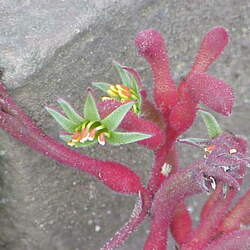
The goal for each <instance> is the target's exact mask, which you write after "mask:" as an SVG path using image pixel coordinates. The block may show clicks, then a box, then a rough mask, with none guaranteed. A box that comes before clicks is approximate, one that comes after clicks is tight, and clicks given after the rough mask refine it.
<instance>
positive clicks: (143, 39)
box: [135, 29, 177, 119]
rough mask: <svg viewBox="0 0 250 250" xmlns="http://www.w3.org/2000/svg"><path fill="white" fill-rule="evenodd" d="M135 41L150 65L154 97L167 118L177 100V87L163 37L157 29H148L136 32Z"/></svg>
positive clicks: (140, 52)
mask: <svg viewBox="0 0 250 250" xmlns="http://www.w3.org/2000/svg"><path fill="white" fill-rule="evenodd" d="M135 43H136V47H137V49H138V52H139V54H140V55H142V56H144V57H145V59H146V60H147V61H148V63H149V64H150V66H151V69H152V73H153V78H154V83H155V87H154V99H155V102H156V104H157V106H158V108H159V109H160V110H161V111H162V114H163V116H164V117H165V118H166V119H167V116H168V113H169V110H171V108H172V107H173V106H174V105H175V104H176V102H177V87H176V85H175V84H174V82H173V80H172V77H171V74H170V70H169V62H168V56H167V52H166V48H165V44H164V43H165V42H164V39H163V37H162V36H161V34H160V33H159V32H158V31H156V30H153V29H149V30H145V31H142V32H140V33H138V34H137V36H136V39H135Z"/></svg>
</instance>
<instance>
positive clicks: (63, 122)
mask: <svg viewBox="0 0 250 250" xmlns="http://www.w3.org/2000/svg"><path fill="white" fill-rule="evenodd" d="M46 110H47V111H48V112H49V113H50V115H51V116H53V118H54V119H55V120H56V121H57V122H58V123H59V124H60V126H61V127H62V128H63V129H64V130H65V131H67V132H74V130H75V127H76V126H77V124H76V123H74V122H72V121H71V120H69V119H68V118H66V117H65V116H64V115H62V114H61V113H59V112H57V111H56V110H54V109H52V108H49V107H46Z"/></svg>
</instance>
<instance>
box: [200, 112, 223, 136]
mask: <svg viewBox="0 0 250 250" xmlns="http://www.w3.org/2000/svg"><path fill="white" fill-rule="evenodd" d="M199 112H200V114H201V117H202V119H203V121H204V123H205V125H206V127H207V131H208V136H209V137H210V138H213V137H215V136H218V135H220V134H221V133H222V132H223V131H222V129H221V127H220V125H219V123H218V122H217V121H216V119H215V117H214V116H213V115H212V114H210V113H209V112H207V111H203V110H199Z"/></svg>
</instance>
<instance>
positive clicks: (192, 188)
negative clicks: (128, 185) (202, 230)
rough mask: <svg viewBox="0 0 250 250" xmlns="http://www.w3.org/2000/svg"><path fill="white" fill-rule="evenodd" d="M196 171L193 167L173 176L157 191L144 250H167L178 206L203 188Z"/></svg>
mask: <svg viewBox="0 0 250 250" xmlns="http://www.w3.org/2000/svg"><path fill="white" fill-rule="evenodd" d="M195 171H196V170H194V169H193V166H191V167H188V168H186V169H184V170H181V171H179V172H177V173H176V174H174V175H171V176H170V178H169V179H166V180H165V181H164V182H163V183H162V185H161V187H160V189H159V190H158V191H157V193H156V195H155V198H154V202H153V206H152V213H153V218H152V223H151V230H150V233H149V236H148V238H147V241H146V243H145V245H144V250H152V249H157V250H165V249H166V247H167V232H168V227H169V224H170V222H171V220H172V218H173V214H174V210H175V209H176V207H177V205H178V204H179V203H180V202H181V201H183V200H184V199H185V198H186V197H187V196H190V195H193V194H196V193H199V192H201V191H202V189H201V187H200V186H199V185H198V184H197V182H196V181H195V175H196V173H195Z"/></svg>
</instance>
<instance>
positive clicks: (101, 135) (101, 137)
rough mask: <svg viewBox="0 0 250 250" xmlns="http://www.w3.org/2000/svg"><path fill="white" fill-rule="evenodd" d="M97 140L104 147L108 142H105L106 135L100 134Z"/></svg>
mask: <svg viewBox="0 0 250 250" xmlns="http://www.w3.org/2000/svg"><path fill="white" fill-rule="evenodd" d="M97 140H98V142H99V144H101V145H103V146H104V145H105V142H106V140H105V133H101V134H99V136H98V137H97Z"/></svg>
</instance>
